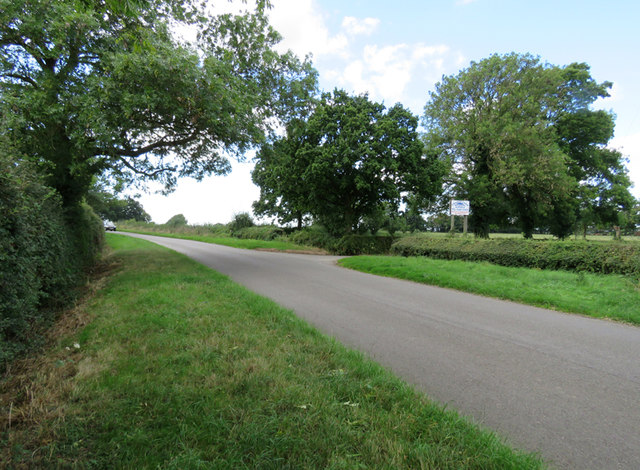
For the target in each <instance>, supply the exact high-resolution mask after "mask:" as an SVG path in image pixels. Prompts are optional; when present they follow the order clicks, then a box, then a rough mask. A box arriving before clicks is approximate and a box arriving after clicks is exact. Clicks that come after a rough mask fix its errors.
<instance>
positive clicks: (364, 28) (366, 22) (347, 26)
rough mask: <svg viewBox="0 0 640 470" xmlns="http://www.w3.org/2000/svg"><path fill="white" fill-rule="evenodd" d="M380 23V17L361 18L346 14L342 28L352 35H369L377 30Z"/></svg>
mask: <svg viewBox="0 0 640 470" xmlns="http://www.w3.org/2000/svg"><path fill="white" fill-rule="evenodd" d="M379 24H380V20H379V19H378V18H364V19H361V20H360V19H358V18H355V17H353V16H345V17H344V19H343V20H342V28H343V29H344V30H345V31H346V32H347V34H350V35H352V36H357V35H360V34H364V35H367V36H368V35H370V34H371V33H373V32H374V31H375V30H376V28H377V27H378V25H379Z"/></svg>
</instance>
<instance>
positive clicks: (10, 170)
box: [0, 155, 104, 370]
mask: <svg viewBox="0 0 640 470" xmlns="http://www.w3.org/2000/svg"><path fill="white" fill-rule="evenodd" d="M103 239H104V228H103V226H102V222H101V221H100V219H99V218H98V217H97V216H96V215H95V214H94V213H93V211H92V210H91V208H89V206H82V207H78V208H75V209H73V210H70V211H67V212H66V213H65V212H64V211H63V209H62V207H61V203H60V198H59V197H58V196H57V195H56V194H55V192H54V191H53V190H52V189H51V188H48V187H46V186H45V185H43V184H42V182H41V181H40V179H39V177H38V176H36V174H35V172H34V171H33V170H32V169H31V168H29V167H28V166H26V165H24V164H21V165H17V164H16V163H15V162H13V161H12V160H11V159H9V158H8V157H7V156H6V155H2V156H1V157H0V370H2V369H4V367H5V366H6V365H7V364H8V363H9V362H10V361H11V360H12V359H14V358H15V357H16V356H17V355H19V354H21V353H23V352H24V351H26V350H27V349H29V348H30V347H33V346H37V345H38V343H39V342H40V340H41V335H40V333H41V331H42V327H43V326H46V324H47V323H49V322H50V321H51V320H52V319H53V315H54V311H55V309H56V308H59V307H60V306H61V305H63V304H64V303H66V302H68V301H69V299H70V298H71V297H72V292H73V289H74V288H75V287H76V286H77V285H78V283H79V282H80V281H81V279H82V275H83V270H84V269H86V268H88V267H89V266H91V265H92V264H93V262H94V261H95V258H96V257H97V256H98V254H99V252H100V251H101V249H102V242H103Z"/></svg>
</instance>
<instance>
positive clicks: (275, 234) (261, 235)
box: [234, 225, 285, 241]
mask: <svg viewBox="0 0 640 470" xmlns="http://www.w3.org/2000/svg"><path fill="white" fill-rule="evenodd" d="M284 234H285V233H284V230H283V229H281V228H280V227H276V226H275V225H260V226H257V225H256V226H254V227H245V228H242V229H239V230H237V231H236V232H235V233H234V236H235V237H238V238H250V239H253V240H267V241H269V240H275V239H276V238H279V237H282V236H283V235H284Z"/></svg>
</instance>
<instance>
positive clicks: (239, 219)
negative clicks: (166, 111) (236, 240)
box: [228, 212, 255, 237]
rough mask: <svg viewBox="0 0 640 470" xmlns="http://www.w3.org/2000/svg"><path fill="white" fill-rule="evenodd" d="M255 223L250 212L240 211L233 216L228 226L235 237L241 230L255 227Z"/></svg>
mask: <svg viewBox="0 0 640 470" xmlns="http://www.w3.org/2000/svg"><path fill="white" fill-rule="evenodd" d="M254 225H255V223H254V222H253V219H252V218H251V215H249V213H248V212H240V213H239V214H236V215H234V216H233V220H231V222H229V225H228V227H229V231H230V232H231V235H232V236H234V237H235V236H236V233H238V232H239V231H240V230H242V229H244V228H249V227H253V226H254Z"/></svg>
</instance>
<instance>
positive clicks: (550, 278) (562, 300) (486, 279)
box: [339, 256, 640, 325]
mask: <svg viewBox="0 0 640 470" xmlns="http://www.w3.org/2000/svg"><path fill="white" fill-rule="evenodd" d="M339 263H340V264H341V265H342V266H344V267H346V268H350V269H356V270H358V271H363V272H367V273H371V274H377V275H380V276H387V277H395V278H399V279H407V280H410V281H415V282H421V283H423V284H430V285H434V286H440V287H448V288H452V289H457V290H461V291H465V292H471V293H474V294H480V295H485V296H488V297H496V298H500V299H506V300H513V301H515V302H521V303H525V304H529V305H535V306H539V307H545V308H551V309H555V310H560V311H563V312H568V313H580V314H584V315H588V316H592V317H596V318H610V319H612V320H619V321H624V322H628V323H633V324H636V325H638V324H640V285H639V284H638V282H637V280H634V279H632V278H629V277H625V276H621V275H616V274H606V275H604V274H591V273H575V272H568V271H543V270H539V269H528V268H513V267H505V266H497V265H493V264H489V263H486V262H469V261H458V260H439V259H431V258H426V257H400V256H357V257H353V258H345V259H342V260H340V261H339Z"/></svg>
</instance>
